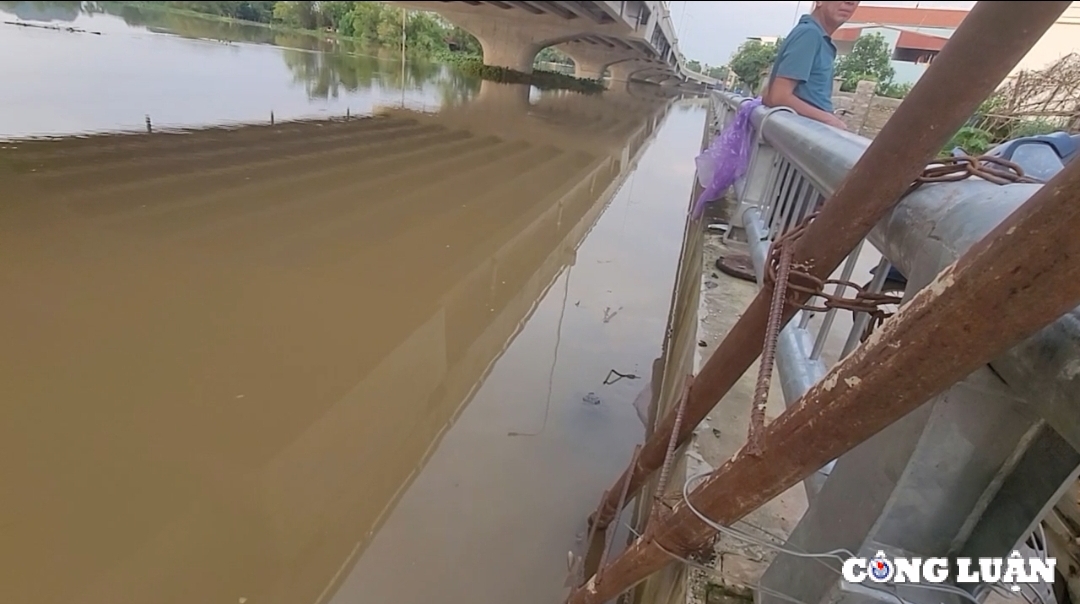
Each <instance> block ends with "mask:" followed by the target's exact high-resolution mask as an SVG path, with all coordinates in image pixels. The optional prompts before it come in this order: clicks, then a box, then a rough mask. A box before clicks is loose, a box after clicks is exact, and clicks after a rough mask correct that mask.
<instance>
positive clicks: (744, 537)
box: [634, 470, 1047, 604]
mask: <svg viewBox="0 0 1080 604" xmlns="http://www.w3.org/2000/svg"><path fill="white" fill-rule="evenodd" d="M711 474H712V471H711V470H710V471H708V472H700V473H698V474H694V475H692V476H690V477H689V478H687V479H686V481H685V482H684V483H683V488H682V499H683V503H684V504H685V505H686V507H687V509H688V510H690V512H691V513H693V514H694V515H695V516H697V518H698V520H700V521H701V522H703V523H704V524H706V525H707V526H709V527H710V528H712V529H713V530H715V531H717V532H719V533H721V534H725V535H728V536H729V537H733V538H735V539H738V540H741V541H744V542H747V543H751V544H753V545H757V546H759V547H763V548H766V549H770V550H773V551H775V552H778V553H782V554H787V555H789V556H794V557H796V558H809V559H815V560H819V561H821V562H822V563H823V564H824V561H825V560H829V559H832V560H837V561H839V562H841V563H843V562H844V561H845V560H846V559H847V558H854V557H855V555H854V554H853V553H851V552H850V551H848V550H846V549H835V550H831V551H827V552H820V553H813V552H804V551H799V550H795V549H792V548H791V547H790V546H788V545H787V544H786V541H785V540H784V539H781V538H779V537H777V536H776V535H773V534H771V533H769V532H768V531H765V530H764V529H761V528H760V527H755V528H756V529H758V530H760V531H762V532H763V533H765V534H767V535H769V536H770V537H772V538H773V539H776V540H777V541H780V542H782V543H784V545H779V544H777V543H770V542H768V541H765V540H763V539H760V538H758V537H755V536H754V535H751V534H749V533H747V532H745V531H741V530H739V529H737V528H734V527H730V526H724V525H722V524H720V523H718V522H716V521H714V520H712V519H711V518H708V517H707V516H705V514H703V513H701V511H700V510H698V509H697V508H696V507H695V506H694V504H693V503H691V502H690V489H691V487H692V486H693V485H694V484H696V483H697V482H698V481H699V480H701V479H703V478H706V477H708V476H709V475H711ZM744 524H748V525H750V524H749V523H744ZM750 526H753V525H750ZM1039 531H1040V538H1041V539H1042V543H1043V544H1045V543H1046V537H1045V532H1043V529H1042V524H1041V523H1040V524H1039ZM634 532H635V534H637V532H636V531H634ZM638 536H640V535H638ZM1044 547H1045V545H1044ZM661 549H662V550H663V551H664V553H665V554H667V555H668V556H672V557H676V558H678V559H680V560H681V561H683V562H685V563H687V564H691V565H693V566H694V567H695V568H698V569H699V570H703V571H706V572H710V573H714V574H715V573H716V572H717V571H716V569H710V568H709V567H707V566H704V565H702V564H699V563H697V562H693V561H690V560H686V559H683V558H682V557H680V556H677V555H676V554H673V553H672V552H669V551H667V550H666V549H663V548H661ZM1038 553H1039V556H1040V558H1042V559H1043V561H1045V560H1046V553H1045V551H1043V550H1042V548H1040V551H1039V552H1038ZM825 566H826V567H827V568H828V569H829V570H831V571H833V572H834V573H836V574H840V571H838V570H837V569H836V568H834V567H833V566H830V565H828V564H825ZM888 585H892V586H893V587H895V586H896V584H895V583H892V582H891V581H890V582H889V583H888ZM752 587H753V588H755V589H759V590H761V591H762V593H765V594H766V595H772V596H775V597H778V598H781V599H784V600H787V601H789V602H792V603H793V604H804V603H802V602H798V601H797V600H795V599H794V598H791V597H790V596H786V595H782V594H779V593H776V592H775V591H773V590H768V589H767V588H765V589H763V588H762V586H761V585H756V586H752ZM864 587H867V588H869V589H873V590H875V591H879V592H881V593H883V594H887V595H889V596H891V597H893V598H895V599H896V600H897V602H899V604H911V603H910V602H908V601H907V600H904V599H903V598H901V597H900V596H899V595H897V594H895V593H893V592H891V591H888V590H886V589H883V588H881V587H877V586H874V585H865V586H864ZM904 587H911V588H914V589H923V590H926V591H935V592H940V593H948V594H951V595H955V596H958V597H960V598H963V599H965V600H967V601H968V602H970V603H971V604H981V602H980V601H979V598H978V596H977V595H975V594H972V593H969V592H968V591H966V590H964V589H961V588H959V587H956V586H953V585H939V584H933V583H905V584H904ZM1020 587H1021V590H1020V591H1019V592H1011V591H1010V590H1007V589H1003V588H1004V585H1003V584H1002V583H1001V582H1000V581H997V582H994V583H982V584H980V585H978V586H976V588H975V590H973V591H975V592H976V593H979V590H980V589H992V590H994V591H998V592H999V593H1001V592H1002V591H1004V592H1005V593H1006V594H1009V595H1011V594H1014V593H1019V594H1020V595H1021V596H1022V597H1023V598H1024V599H1025V600H1027V601H1028V603H1029V604H1035V602H1032V601H1031V599H1030V598H1029V597H1028V596H1027V594H1025V593H1024V592H1023V589H1022V588H1023V587H1028V588H1030V589H1031V592H1032V593H1033V594H1034V595H1035V597H1036V599H1038V600H1039V602H1040V604H1047V602H1046V601H1045V599H1043V597H1042V594H1040V593H1039V591H1038V590H1037V589H1035V588H1034V586H1031V585H1023V586H1020ZM999 588H1002V589H1000V590H999ZM980 595H981V594H980Z"/></svg>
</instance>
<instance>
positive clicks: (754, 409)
mask: <svg viewBox="0 0 1080 604" xmlns="http://www.w3.org/2000/svg"><path fill="white" fill-rule="evenodd" d="M773 245H777V244H775V243H774V244H773ZM779 245H781V248H780V266H779V268H778V269H777V275H776V280H775V281H774V282H773V283H772V285H771V289H772V298H771V299H770V300H769V320H768V321H766V323H765V342H764V344H763V346H762V349H761V363H760V364H759V365H758V376H757V384H756V385H755V386H754V401H753V403H752V406H751V408H750V431H749V432H748V433H747V435H746V442H747V444H749V446H750V449H749V450H750V453H751V454H753V455H761V433H762V432H764V431H765V407H766V405H768V403H769V386H770V385H772V375H773V365H774V364H775V363H776V341H777V339H779V337H780V327H781V323H783V319H784V316H783V315H784V302H786V301H787V295H788V277H789V276H790V275H791V259H792V257H793V256H794V254H795V247H794V246H793V245H790V244H787V243H780V244H779Z"/></svg>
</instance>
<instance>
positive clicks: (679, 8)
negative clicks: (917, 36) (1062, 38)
mask: <svg viewBox="0 0 1080 604" xmlns="http://www.w3.org/2000/svg"><path fill="white" fill-rule="evenodd" d="M863 4H867V5H877V6H915V5H916V4H917V5H919V6H925V7H931V6H933V7H943V8H970V7H971V6H973V5H974V4H975V3H974V2H864V3H863ZM670 6H671V18H672V20H673V21H674V22H675V28H676V30H677V31H676V35H678V37H679V50H681V51H682V53H683V54H684V55H685V56H686V58H688V59H694V60H697V61H700V62H702V63H708V64H710V65H723V64H724V63H727V61H728V59H729V58H731V53H733V52H735V49H736V48H738V47H739V44H742V43H743V42H744V41H745V40H746V38H748V37H750V36H782V35H784V34H785V33H787V31H788V30H789V29H791V26H792V25H794V23H795V20H796V17H797V15H801V14H803V13H806V12H809V11H810V10H811V9H812V8H813V6H814V3H813V2H784V1H774V2H768V1H764V2H701V1H700V0H699V1H697V2H687V1H686V0H676V1H675V2H671V4H670Z"/></svg>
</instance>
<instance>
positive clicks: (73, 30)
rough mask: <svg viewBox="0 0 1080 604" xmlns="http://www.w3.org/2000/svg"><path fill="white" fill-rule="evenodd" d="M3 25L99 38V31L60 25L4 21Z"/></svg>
mask: <svg viewBox="0 0 1080 604" xmlns="http://www.w3.org/2000/svg"><path fill="white" fill-rule="evenodd" d="M4 25H17V26H18V27H33V28H36V29H51V30H53V31H66V32H68V33H72V34H92V35H95V36H100V35H101V32H100V31H87V30H85V29H79V28H78V27H70V26H68V27H65V26H61V25H45V24H42V23H26V22H25V21H4Z"/></svg>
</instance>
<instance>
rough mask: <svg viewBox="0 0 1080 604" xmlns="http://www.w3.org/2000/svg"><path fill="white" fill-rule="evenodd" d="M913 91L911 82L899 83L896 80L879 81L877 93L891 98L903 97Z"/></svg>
mask: <svg viewBox="0 0 1080 604" xmlns="http://www.w3.org/2000/svg"><path fill="white" fill-rule="evenodd" d="M909 92H911V84H897V83H896V82H885V83H879V84H878V86H877V90H876V91H875V94H877V95H878V96H883V97H888V98H890V99H902V98H904V97H906V96H907V95H908V93H909Z"/></svg>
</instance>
